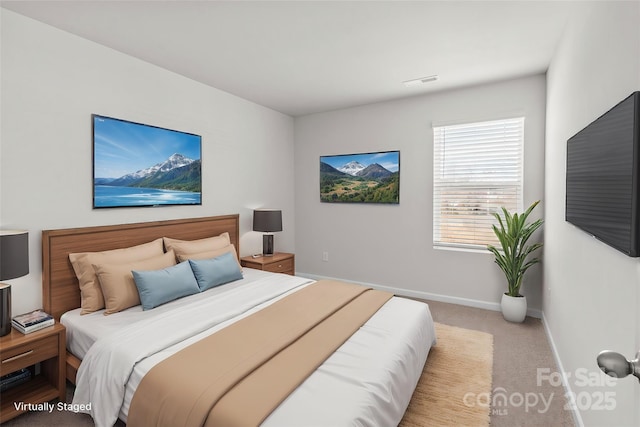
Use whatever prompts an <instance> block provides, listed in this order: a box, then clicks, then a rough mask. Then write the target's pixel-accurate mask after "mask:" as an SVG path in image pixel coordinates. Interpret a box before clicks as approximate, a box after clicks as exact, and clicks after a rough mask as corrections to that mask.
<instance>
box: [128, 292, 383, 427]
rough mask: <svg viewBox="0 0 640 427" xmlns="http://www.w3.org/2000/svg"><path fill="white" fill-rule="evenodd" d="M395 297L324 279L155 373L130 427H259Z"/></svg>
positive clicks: (136, 401) (135, 403) (145, 383)
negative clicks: (258, 426)
mask: <svg viewBox="0 0 640 427" xmlns="http://www.w3.org/2000/svg"><path fill="white" fill-rule="evenodd" d="M391 296H392V295H391V294H389V293H387V292H381V291H375V290H372V289H369V288H366V287H363V286H359V285H354V284H347V283H342V282H336V281H328V280H321V281H318V282H316V283H314V284H312V285H310V286H308V287H306V288H304V289H302V290H300V291H298V292H296V293H294V294H292V295H290V296H288V297H286V298H284V299H282V300H280V301H278V302H276V303H274V304H272V305H270V306H268V307H266V308H265V309H263V310H261V311H259V312H257V313H255V314H253V315H252V316H249V317H247V318H245V319H242V320H240V321H238V322H236V323H234V324H232V325H230V326H229V327H227V328H225V329H223V330H221V331H219V332H217V333H215V334H213V335H211V336H209V337H207V338H205V339H203V340H201V341H199V342H197V343H195V344H193V345H191V346H189V347H187V348H185V349H184V350H182V351H180V352H179V353H177V354H175V355H174V356H171V357H169V358H167V359H165V360H164V361H162V362H160V363H159V364H158V365H156V366H155V367H154V368H152V369H151V370H150V371H149V372H148V373H147V375H146V376H145V377H144V378H143V380H142V382H141V383H140V385H139V386H138V389H137V391H136V393H135V395H134V397H133V400H132V402H131V408H130V409H129V415H128V420H127V426H128V427H136V426H148V425H157V426H175V425H184V426H203V425H204V426H226V427H233V426H242V427H245V426H253V425H259V424H260V423H261V422H262V421H263V420H264V419H265V418H266V417H267V416H268V415H269V414H270V413H271V411H273V410H274V409H275V408H276V407H277V406H278V405H279V404H280V403H281V402H282V401H283V400H284V399H285V398H286V397H287V396H288V395H289V393H291V392H292V391H293V390H294V389H295V388H296V387H297V386H298V385H300V384H301V383H302V382H303V381H304V380H305V379H306V378H307V377H308V376H309V375H310V374H311V373H312V372H313V371H314V370H315V369H316V368H317V367H318V366H320V365H321V364H322V362H323V361H324V360H325V359H327V358H328V357H329V356H330V355H331V354H332V353H333V352H334V351H335V350H336V349H337V348H338V347H340V345H342V344H343V343H344V342H345V341H346V340H347V339H348V338H349V337H350V336H351V335H352V334H353V333H354V332H355V331H357V330H358V328H360V326H362V325H363V324H364V323H365V322H366V321H367V320H368V319H369V318H370V317H371V316H372V315H373V314H374V313H375V312H376V311H377V310H378V309H379V308H380V307H382V305H384V303H385V302H387V301H388V300H389V299H390V298H391Z"/></svg>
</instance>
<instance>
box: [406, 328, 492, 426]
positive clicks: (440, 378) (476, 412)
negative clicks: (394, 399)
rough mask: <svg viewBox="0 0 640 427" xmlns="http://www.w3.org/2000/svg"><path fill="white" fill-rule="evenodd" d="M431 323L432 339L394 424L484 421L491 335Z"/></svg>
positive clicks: (488, 394) (480, 423)
mask: <svg viewBox="0 0 640 427" xmlns="http://www.w3.org/2000/svg"><path fill="white" fill-rule="evenodd" d="M435 326H436V336H437V343H436V345H435V346H433V347H432V348H431V351H430V352H429V357H428V358H427V362H426V363H425V367H424V369H423V371H422V375H421V377H420V380H419V381H418V386H417V387H416V390H415V392H414V394H413V397H412V398H411V402H410V403H409V407H408V408H407V412H406V413H405V415H404V417H403V418H402V421H401V422H400V425H399V427H425V426H438V427H441V426H458V427H459V426H473V427H480V426H488V425H489V419H490V415H489V412H490V409H491V408H490V405H489V403H490V401H491V377H492V373H493V335H491V334H488V333H486V332H480V331H474V330H471V329H463V328H458V327H455V326H448V325H443V324H440V323H436V324H435Z"/></svg>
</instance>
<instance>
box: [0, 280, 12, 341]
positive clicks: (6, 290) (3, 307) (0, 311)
mask: <svg viewBox="0 0 640 427" xmlns="http://www.w3.org/2000/svg"><path fill="white" fill-rule="evenodd" d="M10 332H11V285H8V284H6V283H0V337H3V336H5V335H8V334H9V333H10Z"/></svg>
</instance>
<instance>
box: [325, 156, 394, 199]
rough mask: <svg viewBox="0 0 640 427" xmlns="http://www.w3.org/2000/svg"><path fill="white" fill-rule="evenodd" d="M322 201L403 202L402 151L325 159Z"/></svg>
mask: <svg viewBox="0 0 640 427" xmlns="http://www.w3.org/2000/svg"><path fill="white" fill-rule="evenodd" d="M320 201H321V202H325V203H387V204H398V203H400V152H399V151H382V152H376V153H360V154H340V155H335V156H321V157H320Z"/></svg>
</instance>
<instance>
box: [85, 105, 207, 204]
mask: <svg viewBox="0 0 640 427" xmlns="http://www.w3.org/2000/svg"><path fill="white" fill-rule="evenodd" d="M92 120H93V208H94V209H96V208H116V207H132V206H166V205H201V204H202V170H201V149H202V147H201V137H200V136H199V135H194V134H191V133H187V132H179V131H175V130H171V129H165V128H161V127H157V126H150V125H144V124H140V123H134V122H129V121H126V120H121V119H114V118H111V117H105V116H99V115H96V114H94V115H92Z"/></svg>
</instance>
